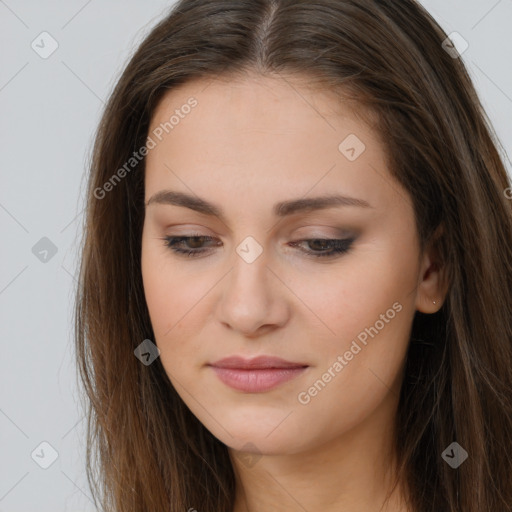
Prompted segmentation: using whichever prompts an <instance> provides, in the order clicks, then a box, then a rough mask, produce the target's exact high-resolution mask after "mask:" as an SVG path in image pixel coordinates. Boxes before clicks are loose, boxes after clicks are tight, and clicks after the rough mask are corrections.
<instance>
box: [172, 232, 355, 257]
mask: <svg viewBox="0 0 512 512" xmlns="http://www.w3.org/2000/svg"><path fill="white" fill-rule="evenodd" d="M194 238H202V239H204V240H205V241H212V240H214V238H213V237H211V236H203V235H193V236H167V237H164V238H162V240H164V245H165V246H166V247H167V248H169V249H171V251H173V252H174V253H176V254H179V255H182V256H185V257H189V258H195V257H198V256H200V255H201V254H204V253H207V252H208V250H205V249H188V250H187V249H180V248H178V247H175V246H176V245H177V244H180V243H183V242H185V241H188V240H191V239H194ZM300 242H325V243H327V244H329V243H330V244H332V245H334V247H333V248H331V250H330V252H313V251H306V250H303V249H300V250H301V251H302V252H304V253H306V254H307V256H308V257H312V258H335V257H339V256H341V255H342V254H345V253H347V252H348V251H349V250H350V248H351V246H352V243H353V242H354V239H353V238H347V239H335V238H308V239H305V240H298V241H297V242H292V245H297V244H298V243H300Z"/></svg>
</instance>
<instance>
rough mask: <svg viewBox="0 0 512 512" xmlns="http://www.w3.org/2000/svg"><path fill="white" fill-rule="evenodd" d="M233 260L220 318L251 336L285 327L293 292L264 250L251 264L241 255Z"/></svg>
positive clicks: (222, 298) (218, 308) (219, 310)
mask: <svg viewBox="0 0 512 512" xmlns="http://www.w3.org/2000/svg"><path fill="white" fill-rule="evenodd" d="M233 261H234V266H233V269H232V270H231V271H230V272H229V273H228V275H227V276H226V278H225V279H223V281H222V282H223V285H222V286H223V288H222V292H221V296H220V298H219V303H218V307H217V319H218V320H219V321H220V322H221V323H223V324H224V325H225V326H226V327H227V328H229V329H232V330H234V331H237V332H239V333H241V334H242V335H244V336H245V337H249V338H252V337H258V336H261V335H262V334H265V333H267V332H269V331H272V330H274V329H278V328H280V327H283V326H284V325H285V324H286V322H287V321H288V318H289V304H288V298H287V297H288V296H289V294H290V291H289V290H288V289H287V287H286V286H285V285H284V284H283V278H282V277H280V276H278V275H277V273H276V272H275V271H274V270H273V269H271V268H270V267H269V262H268V260H267V258H266V257H265V251H264V252H263V253H262V254H261V255H260V256H259V257H258V258H257V259H256V260H255V261H252V262H251V263H248V262H247V261H245V260H244V259H243V258H242V257H239V256H238V254H237V255H235V258H234V259H233ZM287 294H288V295H287Z"/></svg>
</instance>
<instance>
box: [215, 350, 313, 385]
mask: <svg viewBox="0 0 512 512" xmlns="http://www.w3.org/2000/svg"><path fill="white" fill-rule="evenodd" d="M208 366H210V367H211V368H212V370H213V371H214V372H215V374H216V375H217V377H218V378H219V379H220V380H221V381H222V382H223V383H224V384H226V385H227V386H229V387H231V388H233V389H236V390H238V391H244V392H246V393H261V392H264V391H269V390H271V389H273V388H275V387H277V386H279V385H280V384H282V383H284V382H286V381H289V380H291V379H293V378H295V377H297V376H299V375H300V374H302V373H303V372H304V371H305V370H306V369H307V368H308V365H307V364H305V363H297V362H292V361H286V360H284V359H281V358H279V357H272V356H259V357H256V358H253V359H245V358H243V357H239V356H233V357H227V358H224V359H220V360H219V361H216V362H215V363H212V364H209V365H208Z"/></svg>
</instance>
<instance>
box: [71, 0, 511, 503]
mask: <svg viewBox="0 0 512 512" xmlns="http://www.w3.org/2000/svg"><path fill="white" fill-rule="evenodd" d="M446 37H447V35H446V34H445V33H444V32H443V30H442V29H441V28H440V27H439V25H438V24H437V23H436V22H435V21H434V20H433V19H432V17H431V16H430V15H429V14H428V13H427V12H426V11H425V10H424V9H423V8H422V7H421V6H420V5H419V4H417V3H416V2H415V1H414V0H344V1H342V0H315V1H305V0H300V1H297V0H182V1H181V2H179V3H178V4H176V5H175V6H174V8H173V9H172V10H171V11H170V13H169V14H168V15H167V16H166V17H165V19H163V20H162V21H161V22H159V23H158V24H157V25H156V26H155V27H154V29H153V30H152V31H151V32H150V33H149V35H148V36H147V37H146V38H145V40H144V41H143V42H142V44H141V45H140V47H139V48H138V49H137V51H136V52H135V53H134V55H133V57H132V58H131V60H130V62H129V63H128V64H127V66H126V68H125V70H124V72H123V74H122V76H121V77H120V78H119V80H118V82H117V84H116V86H115V89H114V90H113V92H112V94H111V96H110V98H109V101H108V103H107V105H106V108H105V112H104V115H103V117H102V120H101V123H100V126H99V129H98V132H97V137H96V141H95V145H94V148H93V154H92V160H91V169H90V177H89V183H88V190H87V199H86V200H87V205H86V215H85V221H84V226H83V230H84V236H83V241H82V248H81V249H82V259H81V267H80V276H79V290H78V293H77V298H76V309H75V329H76V351H77V362H78V365H79V371H80V378H81V383H82V384H83V385H84V389H85V393H84V402H85V406H86V407H87V413H88V431H87V432H88V435H87V461H86V463H87V474H88V478H89V484H90V486H91V489H92V490H93V495H94V499H95V501H96V503H98V502H100V503H101V506H102V508H103V509H104V510H106V511H109V512H110V511H116V512H148V511H151V512H157V511H171V512H177V511H180V512H181V511H184V510H188V509H189V508H195V509H196V510H198V511H200V512H231V511H232V507H233V502H234V493H235V478H234V472H233V468H232V465H231V462H230V459H229V456H228V452H227V448H226V446H225V445H224V444H222V443H221V442H220V441H219V440H218V439H216V438H215V437H213V435H212V434H211V433H210V432H209V431H207V430H206V429H205V427H203V425H202V424H201V423H200V422H199V421H198V420H197V418H195V416H194V415H193V414H192V413H191V412H190V411H189V409H188V408H187V407H186V406H185V404H184V403H183V401H182V400H181V399H180V397H179V395H178V394H177V392H176V391H175V389H174V388H173V386H172V385H171V383H170V381H169V379H168V377H167V375H166V373H165V371H164V368H163V366H162V364H161V362H160V359H157V360H156V361H155V362H154V363H153V364H151V365H148V366H146V365H144V364H141V362H140V361H139V360H138V359H137V358H136V357H135V356H134V349H135V348H136V347H137V346H138V345H139V344H140V343H141V342H142V341H143V340H145V339H150V340H151V339H153V340H154V338H153V332H152V327H151V323H150V320H149V314H148V310H147V306H146V302H145V297H144V291H143V286H142V277H141V266H140V263H141V233H142V226H143V221H144V158H137V159H136V160H130V158H132V157H133V154H134V152H138V151H139V150H140V148H141V147H143V146H144V145H145V144H146V143H147V137H148V127H149V123H150V120H151V117H152V115H153V113H154V111H155V108H156V106H157V105H158V102H159V101H160V100H161V98H162V96H163V95H164V94H165V93H166V92H167V91H168V90H170V89H172V88H173V87H175V86H177V85H179V84H182V83H184V82H187V81H189V80H192V79H194V78H199V77H207V78H208V77H212V78H213V77H215V76H220V75H223V74H224V75H228V74H229V73H244V72H246V71H254V70H255V71H257V72H258V73H261V74H267V73H268V74H276V75H277V76H278V75H279V74H280V73H284V72H286V73H292V74H294V73H295V74H297V76H309V77H316V78H318V79H319V80H320V81H322V83H323V84H324V86H325V87H330V88H332V90H334V89H339V90H340V91H345V92H347V91H350V94H351V95H352V96H353V97H354V98H356V99H357V100H358V102H359V104H360V105H361V107H365V108H368V109H371V111H372V112H375V113H376V114H377V116H376V117H377V121H376V124H375V128H376V129H377V131H378V132H379V133H380V134H381V135H382V140H383V141H384V142H385V144H386V149H387V153H388V155H389V160H390V168H391V172H392V173H393V175H394V177H395V178H396V179H397V180H398V181H399V182H400V183H401V184H402V185H403V186H404V187H405V188H406V189H407V191H408V192H409V194H410V195H411V198H412V200H413V203H414V208H415V215H416V222H417V227H418V232H419V235H420V240H421V242H422V248H424V247H426V244H427V242H429V240H430V239H431V237H432V235H433V234H434V233H435V232H437V231H436V228H438V227H439V226H441V225H442V228H443V230H442V236H441V237H440V238H439V240H438V242H437V243H438V244H439V250H440V254H441V255H442V261H443V267H444V272H445V274H444V275H445V276H446V281H447V283H448V293H447V297H446V301H445V303H444V304H443V307H442V308H441V310H440V311H439V312H438V313H436V314H433V315H425V314H422V313H420V312H417V313H416V316H415V318H414V322H413V330H412V335H411V342H410V348H409V351H408V355H407V361H406V371H405V378H404V382H403V385H402V392H401V397H400V404H399V410H398V414H397V418H396V420H397V425H398V435H397V439H396V449H397V453H398V455H399V463H400V464H399V474H400V475H402V476H403V478H404V479H405V482H406V484H407V489H408V495H409V498H408V499H409V505H410V507H411V509H412V510H414V511H415V512H427V511H428V512H441V511H443V512H444V511H449V512H455V511H461V510H464V511H465V512H496V511H500V512H505V511H512V201H510V200H509V199H507V197H506V194H505V190H506V189H508V187H510V186H511V184H510V180H509V178H508V176H507V173H506V171H505V168H504V165H503V160H502V158H501V157H500V154H499V152H498V149H497V147H499V145H498V142H497V140H496V137H495V136H494V134H493V131H492V128H491V127H490V123H489V122H488V120H487V117H486V115H485V113H484V111H483V108H482V106H481V104H480V102H479V99H478V98H477V95H476V93H475V90H474V88H473V86H472V84H471V81H470V78H469V76H468V73H467V71H466V69H465V67H464V64H463V62H462V60H461V59H460V58H454V56H453V54H452V55H450V54H449V53H448V52H447V51H445V48H443V45H442V42H443V41H444V40H445V39H446ZM138 154H139V153H138ZM128 161H130V162H131V163H130V166H128V167H127V166H126V162H128ZM123 166H124V169H125V171H126V172H125V173H119V172H118V169H120V168H123ZM114 175H115V176H114ZM107 184H109V185H107ZM454 441H456V442H457V443H459V444H460V445H461V446H462V447H463V448H464V449H465V450H466V452H467V453H468V455H469V456H468V459H467V460H466V461H465V462H464V463H463V464H462V465H460V466H459V467H458V468H457V469H453V468H451V467H450V466H449V465H448V464H447V463H446V462H445V460H443V457H442V453H443V451H444V450H445V449H446V448H447V447H448V446H449V445H450V444H451V443H452V442H454Z"/></svg>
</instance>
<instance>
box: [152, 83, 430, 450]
mask: <svg viewBox="0 0 512 512" xmlns="http://www.w3.org/2000/svg"><path fill="white" fill-rule="evenodd" d="M149 137H150V138H151V140H149V139H148V148H149V150H148V154H147V157H146V158H147V160H146V176H145V201H146V203H147V205H146V214H145V221H144V230H143V235H142V275H143V281H144V290H145V295H146V300H147V305H148V308H149V313H150V317H151V322H152V326H153V330H154V334H155V338H156V339H155V340H154V341H155V343H156V344H157V346H158V347H159V349H160V358H161V362H162V364H163V366H164V368H165V370H166V372H167V375H168V377H169V379H170V381H171V383H172V384H173V386H174V387H175V389H176V391H177V392H178V393H179V395H180V396H181V398H182V399H183V401H184V402H185V403H186V404H187V406H188V407H189V408H190V410H191V411H192V412H193V413H194V414H195V415H196V416H197V418H198V419H199V420H200V421H201V422H202V423H203V424H204V425H205V427H206V428H207V429H208V430H210V431H211V432H212V433H213V434H214V435H215V436H216V437H217V438H218V439H220V440H221V441H222V442H224V443H225V444H226V445H228V446H229V447H231V448H234V449H235V450H248V451H253V452H254V451H258V452H260V453H264V454H271V453H274V454H277V453H280V454H285V453H290V454H291V453H298V452H300V451H304V450H308V449H312V448H314V447H315V446H319V445H321V444H323V443H327V442H329V441H334V440H335V439H338V438H340V436H343V435H344V434H348V433H349V431H351V430H352V429H354V428H360V429H363V428H366V429H374V431H377V430H378V429H381V430H382V428H383V425H384V424H385V423H386V422H389V421H391V419H392V418H393V414H394V412H395V408H396V404H397V400H398V391H399V386H400V383H401V377H402V369H403V363H404V358H405V355H406V350H407V346H408V342H409V334H410V328H411V325H412V320H413V316H414V313H415V311H416V310H417V309H418V310H421V311H423V312H433V311H434V310H437V309H438V307H439V305H438V306H434V305H432V300H435V299H436V298H437V299H438V301H439V298H438V297H436V295H435V293H436V288H435V282H434V281H435V280H434V277H433V275H434V274H435V272H426V270H427V269H428V267H429V266H430V259H429V256H428V255H420V253H419V245H418V238H417V232H416V227H415V220H414V212H413V207H412V203H411V201H410V198H409V196H408V194H407V192H406V191H405V190H404V189H403V188H402V187H401V186H400V185H399V183H398V182H397V181H395V179H394V178H393V177H392V176H391V174H390V172H389V169H388V168H387V166H386V158H385V154H384V148H383V146H382V145H381V143H380V142H379V140H378V137H377V134H376V133H374V132H373V131H372V130H371V129H370V128H369V127H368V126H367V125H365V124H364V123H363V122H362V120H361V119H360V118H359V117H357V116H355V115H354V114H353V113H352V112H351V110H350V109H349V108H348V106H347V105H346V104H344V103H343V102H340V100H339V98H338V97H337V96H335V95H334V94H333V93H331V94H327V93H325V92H321V91H319V90H317V91H315V92H313V90H312V89H310V88H306V87H305V85H304V82H300V81H299V80H298V79H293V80H292V78H287V79H284V78H262V77H256V76H248V77H247V78H246V79H243V80H242V79H239V80H236V81H227V80H219V79H216V80H199V81H195V82H189V83H187V84H185V85H182V86H181V87H180V88H178V89H174V90H172V91H170V92H168V93H167V95H166V96H165V97H164V99H163V101H162V102H161V103H160V104H159V107H158V109H157V111H156V113H155V115H154V117H153V119H152V122H151V126H150V129H149ZM171 192H172V193H171ZM334 196H336V197H337V196H340V197H341V196H343V197H345V199H343V198H337V199H332V200H327V199H325V198H328V197H331V198H332V197H334ZM180 237H199V238H192V239H188V240H187V239H186V238H185V239H183V238H180ZM203 237H204V238H203ZM318 239H328V240H340V242H330V241H328V242H325V241H324V242H322V241H321V240H318ZM169 244H171V245H169ZM336 249H339V250H338V252H336ZM176 251H184V252H187V251H192V252H193V255H192V256H187V254H183V253H179V252H176ZM438 304H439V302H438ZM260 356H264V357H265V358H280V359H281V360H284V361H285V363H283V362H282V361H275V360H271V359H260V360H259V361H256V363H258V364H257V365H256V366H252V367H251V362H254V361H252V360H253V359H254V358H257V357H260ZM232 357H235V358H242V361H240V360H232V361H229V360H228V361H224V363H223V362H222V360H223V359H225V358H232ZM251 368H252V369H251ZM248 443H250V444H248Z"/></svg>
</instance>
